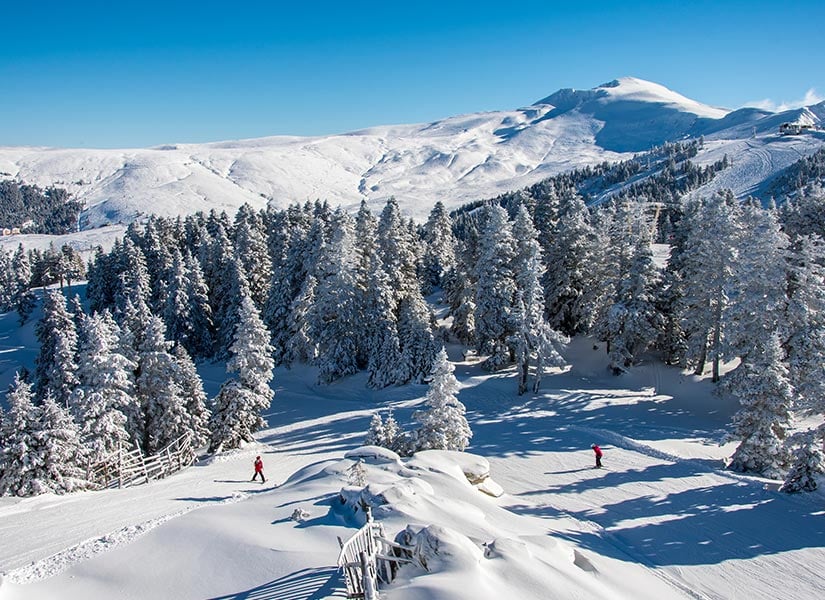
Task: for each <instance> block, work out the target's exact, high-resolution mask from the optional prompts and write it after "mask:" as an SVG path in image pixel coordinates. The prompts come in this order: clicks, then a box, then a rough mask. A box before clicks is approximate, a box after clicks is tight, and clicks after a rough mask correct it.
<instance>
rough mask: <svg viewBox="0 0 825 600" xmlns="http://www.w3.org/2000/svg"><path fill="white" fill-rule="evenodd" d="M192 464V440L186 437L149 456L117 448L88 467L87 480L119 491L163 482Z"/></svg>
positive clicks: (188, 435)
mask: <svg viewBox="0 0 825 600" xmlns="http://www.w3.org/2000/svg"><path fill="white" fill-rule="evenodd" d="M194 462H195V449H194V448H193V447H192V436H191V435H190V434H188V433H186V434H184V435H182V436H180V437H179V438H178V439H176V440H175V441H173V442H172V443H171V444H169V445H168V446H166V447H165V448H163V449H162V450H160V451H159V452H157V453H155V454H153V455H151V456H144V455H143V452H141V450H140V448H134V449H132V450H127V449H125V448H123V446H121V447H120V448H119V449H118V451H117V452H116V453H114V454H112V455H111V456H108V457H106V458H105V459H104V460H102V461H100V462H97V463H95V464H92V465H89V469H88V473H87V478H88V479H89V481H92V482H94V483H96V484H97V485H98V486H100V487H101V488H122V487H128V486H130V485H138V484H141V483H149V482H150V481H152V480H153V479H163V478H164V477H166V476H168V475H171V474H172V473H175V472H177V471H180V470H182V469H185V468H186V467H188V466H190V465H191V464H192V463H194Z"/></svg>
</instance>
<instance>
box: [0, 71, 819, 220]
mask: <svg viewBox="0 0 825 600" xmlns="http://www.w3.org/2000/svg"><path fill="white" fill-rule="evenodd" d="M795 111H796V112H795ZM800 111H802V112H800ZM800 115H802V116H804V118H805V121H806V122H808V123H809V124H812V125H817V126H819V125H821V123H822V121H823V119H824V118H825V103H821V104H820V105H814V106H813V107H806V108H804V109H794V110H793V111H785V112H781V113H771V112H768V111H764V110H760V109H739V110H735V111H730V110H728V109H720V108H715V107H711V106H708V105H704V104H701V103H699V102H697V101H695V100H691V99H689V98H686V97H685V96H682V95H681V94H678V93H676V92H673V91H671V90H669V89H668V88H666V87H664V86H661V85H659V84H656V83H652V82H648V81H645V80H641V79H637V78H633V77H623V78H620V79H616V80H613V81H611V82H608V83H606V84H602V85H600V86H597V87H595V88H593V89H591V90H572V89H561V90H559V91H557V92H555V93H554V94H551V95H550V96H547V97H545V98H544V99H542V100H540V101H539V102H537V103H534V104H532V105H529V106H525V107H522V108H517V109H511V110H501V111H488V112H482V113H468V114H465V115H458V116H454V117H447V118H445V119H440V120H436V121H432V122H429V123H422V124H411V125H382V126H375V127H370V128H367V129H362V130H359V131H354V132H348V133H342V134H336V135H330V136H314V137H299V136H269V137H263V138H249V139H245V140H224V141H217V142H209V143H205V144H188V143H177V144H164V145H160V146H155V147H151V148H136V149H128V148H127V149H101V150H96V149H65V148H43V147H0V173H5V177H7V178H15V179H19V180H21V181H24V182H26V183H32V184H36V185H39V186H41V187H47V186H51V185H57V186H60V187H65V188H67V189H68V191H70V192H71V193H72V194H73V195H74V196H75V197H76V198H77V199H78V200H80V201H82V202H84V204H85V206H86V208H85V209H84V211H83V214H82V217H81V221H82V227H83V228H84V229H88V228H94V227H99V226H102V225H105V224H111V223H128V222H131V221H133V220H135V219H139V218H141V217H142V216H145V215H146V214H149V213H155V214H159V215H163V216H177V215H180V214H188V213H192V212H195V211H199V210H202V211H209V210H212V209H215V210H219V211H220V210H226V211H227V212H230V213H231V212H234V211H235V210H236V209H237V208H238V207H239V206H241V205H242V204H244V203H249V204H251V205H252V206H253V207H256V208H261V207H263V206H266V205H267V204H272V205H274V206H275V207H276V208H282V207H284V206H287V205H289V204H291V203H294V202H304V201H308V200H315V199H325V200H328V201H329V202H330V203H331V204H333V205H340V206H342V207H344V208H345V209H354V208H356V207H357V206H358V205H359V204H360V202H361V201H362V200H366V202H367V203H368V205H370V206H371V207H373V208H378V209H380V207H381V206H382V205H383V204H384V203H385V202H386V200H387V199H388V198H389V197H395V198H396V200H398V202H399V205H400V206H401V209H402V211H403V212H404V213H406V214H407V215H409V216H412V217H414V218H416V219H419V220H421V219H424V218H426V216H427V214H428V213H429V211H430V209H431V207H432V205H433V204H434V203H435V202H436V201H438V200H440V201H442V202H444V203H445V205H446V206H447V207H448V208H454V207H457V206H459V205H461V204H464V203H466V202H470V201H474V200H478V199H481V198H487V197H494V196H497V195H499V194H501V193H505V192H508V191H512V190H516V189H520V188H523V187H525V186H528V185H532V184H534V183H537V182H539V181H541V180H542V179H544V178H546V177H548V176H551V175H556V174H558V173H561V172H564V171H567V170H570V169H572V168H576V167H582V166H586V165H593V164H596V163H600V162H604V161H620V160H625V159H627V158H630V157H632V156H633V154H634V153H637V152H641V151H644V150H647V149H649V148H651V147H653V146H657V145H661V144H662V143H665V142H672V141H681V140H685V139H690V138H698V137H700V136H704V138H705V139H706V140H708V141H709V142H712V143H709V144H707V148H708V150H707V151H703V153H702V154H700V155H699V156H697V157H696V161H697V162H699V163H702V162H703V161H707V162H713V161H715V160H718V159H719V156H718V155H719V153H720V152H722V153H724V152H728V153H730V154H731V156H732V158H733V164H734V168H736V166H737V165H739V164H741V163H742V162H743V161H744V162H745V163H747V162H748V161H749V160H751V158H752V157H749V156H748V155H749V154H754V153H755V154H759V156H761V157H762V158H763V159H764V158H765V155H768V156H770V157H771V158H770V160H767V159H766V160H767V162H768V163H769V165H768V166H767V167H766V166H765V165H762V166H761V167H760V168H758V169H755V170H754V169H751V170H750V171H749V172H752V173H755V175H753V176H755V177H763V178H767V177H769V176H773V175H774V174H775V173H776V172H777V171H778V170H780V169H782V168H786V167H787V166H788V165H789V164H790V162H789V161H790V159H791V158H794V157H795V158H794V160H798V159H799V158H800V157H804V156H808V155H810V154H811V153H813V152H814V151H816V149H818V148H819V147H821V146H822V145H823V142H825V138H824V137H823V135H822V134H821V132H811V133H809V134H808V135H806V136H797V137H796V138H794V139H790V138H788V137H784V136H783V137H780V136H779V135H778V131H777V130H778V126H779V124H780V123H782V122H785V121H792V120H795V119H800V118H802V116H800ZM745 140H751V141H752V143H750V144H747V143H745V144H743V141H745ZM757 147H758V148H760V150H759V151H758V152H757V150H756V149H757ZM740 155H741V158H742V160H738V159H737V157H740ZM791 162H792V161H791ZM751 176H752V175H749V174H748V173H744V172H743V173H740V174H738V175H735V176H728V178H727V179H728V183H731V184H733V188H734V191H735V192H736V193H737V194H738V193H740V192H741V193H746V190H749V189H750V190H752V189H755V188H756V187H758V184H759V181H744V179H747V177H751ZM740 180H742V181H740ZM760 181H761V180H760ZM0 225H2V224H0Z"/></svg>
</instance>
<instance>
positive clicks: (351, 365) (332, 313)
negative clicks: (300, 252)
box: [306, 211, 363, 383]
mask: <svg viewBox="0 0 825 600" xmlns="http://www.w3.org/2000/svg"><path fill="white" fill-rule="evenodd" d="M356 265H357V258H356V254H355V249H354V247H353V231H352V222H351V219H350V217H349V216H348V215H346V214H345V213H343V212H340V211H339V212H336V215H335V219H334V231H333V234H332V239H331V240H330V243H329V244H325V245H324V248H323V251H322V253H321V257H320V260H319V262H318V268H317V282H318V284H317V286H316V288H315V301H314V302H313V303H312V305H311V306H310V308H309V311H308V312H307V315H306V319H307V323H308V336H309V338H310V339H312V340H313V342H314V345H315V347H316V348H317V355H316V357H315V364H316V365H317V366H318V367H319V374H318V379H319V381H320V382H321V383H330V382H332V381H335V380H336V379H340V378H341V377H345V376H347V375H352V374H354V373H356V372H357V371H358V363H357V349H358V347H357V343H358V337H359V336H358V333H357V331H358V329H360V328H361V326H362V323H363V322H362V320H361V319H360V315H359V312H358V308H359V305H358V297H359V296H360V294H359V292H358V288H357V274H356V271H355V268H356Z"/></svg>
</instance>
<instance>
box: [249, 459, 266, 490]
mask: <svg viewBox="0 0 825 600" xmlns="http://www.w3.org/2000/svg"><path fill="white" fill-rule="evenodd" d="M258 475H260V476H261V483H266V478H265V477H264V461H262V460H261V457H260V456H256V457H255V474H254V475H253V476H252V481H255V478H256V477H258Z"/></svg>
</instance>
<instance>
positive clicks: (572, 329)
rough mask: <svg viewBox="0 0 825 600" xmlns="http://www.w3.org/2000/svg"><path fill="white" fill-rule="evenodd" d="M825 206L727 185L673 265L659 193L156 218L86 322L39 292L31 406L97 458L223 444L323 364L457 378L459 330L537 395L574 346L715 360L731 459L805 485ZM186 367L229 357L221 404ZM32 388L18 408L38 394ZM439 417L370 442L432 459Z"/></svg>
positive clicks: (109, 266)
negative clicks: (134, 449) (451, 352)
mask: <svg viewBox="0 0 825 600" xmlns="http://www.w3.org/2000/svg"><path fill="white" fill-rule="evenodd" d="M694 150H695V148H694V147H693V146H691V145H685V146H683V145H672V146H668V147H667V148H665V149H664V150H662V154H661V156H660V157H658V159H659V160H662V161H667V162H675V161H677V159H678V160H680V161H682V165H683V168H682V171H681V172H682V176H683V177H686V176H688V175H689V174H690V172H691V171H690V169H688V168H686V167H684V165H685V164H688V163H687V162H686V161H687V160H688V158H689V157H690V156H691V152H694ZM654 158H655V157H654ZM632 172H634V168H631V167H630V166H628V165H625V167H623V168H622V169H620V170H619V171H616V172H615V173H614V172H613V171H612V170H611V169H609V168H607V167H604V168H601V169H599V170H598V176H599V177H602V178H606V177H613V176H615V177H620V176H621V177H625V176H629V175H628V174H630V173H632ZM593 173H596V171H594V172H593ZM593 173H590V175H591V176H592V175H593ZM582 177H584V174H583V175H582ZM822 196H823V195H822V192H821V191H817V190H814V191H813V192H811V193H810V194H807V195H801V196H799V197H798V198H796V199H795V200H794V201H793V202H788V203H786V205H784V206H783V208H782V210H781V211H780V210H776V209H774V208H768V209H765V208H763V207H761V206H760V205H758V204H756V203H754V202H745V203H741V204H740V203H739V202H738V201H737V200H736V199H734V198H733V196H732V195H731V194H729V193H719V194H716V195H714V196H712V197H710V198H704V199H688V200H683V201H681V202H679V203H676V204H674V205H672V206H671V207H670V212H669V217H668V221H669V225H668V226H669V228H670V233H669V234H668V235H669V239H670V241H671V254H670V258H669V260H668V261H667V264H666V267H664V268H663V267H662V266H661V265H657V263H656V262H655V261H654V257H653V253H652V241H653V240H654V239H655V237H656V235H657V222H656V219H655V216H656V215H657V214H658V213H657V212H655V211H653V212H652V211H651V210H650V207H651V204H650V203H649V202H647V201H646V198H636V199H624V200H621V201H619V200H616V199H614V200H609V201H605V202H602V203H601V204H599V205H598V206H597V207H590V208H588V206H587V205H586V203H585V199H584V198H583V197H582V196H581V195H580V194H579V193H578V188H577V186H576V185H568V183H565V180H564V179H563V178H558V179H557V180H548V181H545V182H542V183H541V184H538V185H537V186H531V187H530V188H526V189H525V190H521V191H520V192H518V193H514V194H508V195H506V196H502V197H500V198H498V199H496V200H495V201H490V202H487V203H484V204H480V205H476V206H475V208H473V209H472V210H470V209H467V210H462V211H460V212H459V213H457V214H454V215H452V216H451V215H449V214H447V212H446V211H445V210H444V207H443V205H441V204H440V203H438V204H437V205H436V206H435V207H434V208H433V211H432V213H431V215H430V218H429V219H428V220H427V222H426V223H424V224H422V225H420V226H418V225H416V224H414V223H413V222H412V221H410V220H408V219H405V218H403V217H402V216H401V214H400V211H399V208H398V205H397V203H396V202H395V201H394V200H392V199H390V200H389V201H388V202H387V203H386V205H385V207H384V208H383V210H382V212H381V214H380V216H379V217H377V218H376V217H375V216H373V214H372V213H371V212H370V210H369V208H368V207H367V205H366V204H365V203H362V205H361V207H360V210H359V211H358V212H357V214H356V215H349V214H347V213H345V212H344V211H343V210H340V209H339V210H332V209H331V208H330V207H329V206H328V205H327V204H326V203H322V202H315V203H307V204H304V205H293V206H291V207H289V208H287V209H285V210H280V211H279V210H273V209H268V210H265V211H254V210H253V209H252V208H250V207H249V206H243V207H241V209H240V210H239V211H238V213H237V214H236V215H235V217H234V219H230V218H229V217H228V216H227V215H226V214H225V213H221V214H218V213H215V212H212V213H210V214H208V215H204V214H195V215H191V216H188V217H186V218H179V219H175V220H171V219H163V218H157V217H151V218H149V219H148V220H147V221H146V222H145V224H143V225H139V224H133V225H131V226H130V227H129V229H128V230H127V233H126V235H125V237H124V238H123V239H122V240H119V241H117V242H116V243H115V245H114V247H113V248H112V249H111V251H110V252H103V251H102V250H99V251H98V252H97V254H96V256H95V258H94V259H93V260H92V261H91V262H90V264H89V266H88V269H87V272H88V274H87V277H88V285H87V301H88V316H87V315H85V314H84V313H83V308H82V307H80V304H79V302H77V301H73V302H72V305H71V310H68V311H67V310H66V309H65V308H63V309H62V312H61V309H60V306H61V305H62V304H63V303H61V301H60V300H59V299H58V298H57V296H56V292H49V293H48V294H47V296H46V301H45V309H44V317H43V320H42V321H41V323H40V324H39V325H38V337H39V339H40V342H41V356H40V359H39V360H38V365H37V367H38V368H37V372H36V373H35V380H34V385H35V387H34V392H33V393H34V395H35V396H34V397H35V398H36V401H35V405H37V406H40V407H42V406H46V403H47V400H48V399H49V398H51V399H52V400H54V403H55V405H56V406H58V407H61V408H67V409H68V411H69V413H68V414H69V415H70V416H71V417H72V418H73V419H74V420H75V423H76V425H77V426H78V428H79V429H80V435H81V439H82V441H83V447H84V448H85V449H86V450H85V451H86V452H87V453H88V452H91V450H89V449H90V448H91V449H94V448H97V449H98V450H95V452H97V455H100V454H101V453H105V452H106V451H108V450H110V449H111V448H112V447H113V444H114V445H116V444H117V443H118V442H122V441H126V440H128V441H131V442H134V443H137V444H139V445H140V446H141V447H142V448H144V450H145V451H147V452H152V451H156V450H157V449H158V448H160V447H162V446H163V444H164V443H167V442H168V441H170V440H171V439H173V438H174V437H175V436H176V434H178V435H179V434H180V432H181V431H189V432H191V434H192V435H194V436H196V437H197V439H199V440H202V441H204V442H206V441H209V445H210V448H211V449H212V450H219V449H222V448H229V447H233V446H236V445H237V444H239V443H241V442H242V441H244V440H251V439H252V434H253V433H254V431H255V430H257V429H258V428H260V427H261V425H262V420H261V416H260V412H261V410H262V409H263V408H264V407H266V406H267V405H268V404H269V402H270V401H271V398H272V392H271V388H270V386H269V382H270V380H271V377H272V375H271V373H272V369H273V367H274V366H277V365H286V366H290V365H291V364H293V363H296V362H303V363H308V364H312V365H314V366H316V367H317V372H318V378H319V382H320V383H323V384H329V383H332V382H334V381H336V380H338V379H340V378H342V377H346V376H349V375H351V374H354V373H356V372H358V371H365V372H366V374H367V377H366V381H367V384H368V385H369V386H371V387H375V388H382V387H386V386H389V385H400V384H405V383H408V382H422V381H425V380H427V378H428V377H430V376H431V375H432V376H434V377H436V376H439V377H440V376H441V375H439V373H441V371H442V370H444V369H446V367H445V366H444V364H442V363H443V360H442V357H441V356H440V355H438V349H439V348H440V347H441V340H440V339H439V338H442V337H447V336H452V339H453V340H455V341H459V342H462V343H464V344H466V345H468V346H471V347H473V348H475V350H476V351H477V352H478V353H479V354H480V355H481V356H483V362H482V365H483V366H484V367H485V368H487V369H489V370H499V369H504V368H510V367H514V368H515V370H516V372H517V374H518V377H517V386H518V392H519V393H525V392H526V391H527V390H528V389H530V388H531V387H532V389H533V390H534V391H536V390H538V387H539V385H540V382H541V377H542V374H543V373H544V371H545V370H546V369H547V368H548V367H550V366H554V365H560V364H561V363H562V358H561V354H560V349H561V346H562V345H563V344H564V343H565V342H566V339H567V337H569V336H575V335H582V334H589V335H593V336H595V337H596V338H598V339H599V340H601V341H602V342H604V346H605V349H606V351H607V355H608V363H609V368H610V369H611V370H612V372H613V373H615V374H617V375H620V374H621V373H623V372H625V371H626V370H627V369H628V368H630V367H631V366H632V365H633V364H634V363H635V362H637V361H638V360H639V357H640V356H641V355H642V354H643V353H645V352H647V351H649V350H653V351H655V352H657V353H658V354H659V355H660V356H661V357H662V358H663V359H664V360H665V361H666V362H668V363H669V364H674V365H679V366H681V367H684V368H690V369H693V370H694V371H695V372H696V373H700V374H701V373H704V372H705V370H706V368H707V366H708V365H710V369H711V372H712V377H713V379H714V380H715V381H718V380H721V379H722V369H721V367H720V365H721V364H722V363H723V362H728V361H733V360H736V361H738V363H737V364H738V366H737V367H736V368H735V369H733V371H731V372H730V373H729V374H728V375H727V376H725V378H724V382H723V383H724V384H723V386H722V389H723V390H725V391H727V393H731V394H734V395H736V396H737V397H738V398H739V400H740V402H741V404H742V410H741V411H740V412H739V413H738V414H737V416H736V419H735V421H734V423H733V425H732V432H731V434H732V436H734V437H735V438H736V439H738V440H740V442H741V443H740V445H739V447H738V449H737V451H736V453H735V454H734V456H733V458H732V461H731V468H734V469H738V470H742V471H751V472H756V473H761V474H764V475H770V476H777V475H782V474H785V473H787V472H788V470H789V469H790V468H791V467H792V465H793V463H794V459H793V458H792V456H791V452H792V451H794V450H796V451H797V458H796V460H795V462H796V465H797V467H796V468H795V470H793V471H792V472H793V473H794V475H793V477H792V479H794V481H795V482H796V483H793V484H789V487H788V489H793V488H794V487H797V488H798V487H802V488H804V487H806V486H808V487H809V486H810V485H812V484H811V483H810V481H812V480H811V479H810V476H811V474H812V473H813V471H815V470H816V469H817V468H820V467H817V466H816V465H817V464H819V463H817V460H818V457H820V456H821V452H820V453H819V454H817V448H818V444H819V445H821V441H822V438H823V435H825V427H820V428H818V429H817V430H815V431H811V432H808V433H807V434H806V435H801V436H796V437H793V438H789V436H788V435H787V432H788V431H789V428H790V422H791V416H792V414H793V413H794V412H797V411H807V412H813V413H816V414H820V415H821V414H823V413H825V405H823V400H822V398H823V394H822V386H825V376H823V373H822V369H821V364H820V363H821V358H822V356H823V349H825V322H823V321H822V317H821V315H822V314H825V312H823V308H825V306H823V305H822V302H823V298H825V296H823V294H825V282H823V273H822V268H823V265H825V256H823V255H822V252H823V250H822V248H823V242H822V239H821V238H820V237H819V235H820V234H821V232H822V231H823V230H825V217H823V213H824V212H825V211H822V209H821V206H822V205H823V198H822ZM25 259H26V255H25V254H24V253H23V252H22V249H20V250H18V252H17V253H15V254H14V255H13V256H11V255H8V256H7V257H6V259H5V260H6V263H7V264H12V265H15V266H14V267H13V268H9V269H8V272H9V273H12V275H14V274H16V273H17V270H20V271H21V272H24V268H25V264H24V263H25V262H26V260H25ZM2 272H3V271H2V269H0V273H2ZM11 280H13V281H16V282H17V283H15V284H14V285H13V286H10V287H9V289H10V290H12V294H11V296H10V298H9V299H7V300H6V302H7V304H6V305H7V306H8V305H14V304H15V303H16V302H19V296H20V294H21V293H23V292H24V291H25V290H26V289H27V286H26V284H25V283H24V281H25V280H26V277H21V276H17V278H16V279H15V278H14V277H12V278H11ZM29 281H30V282H31V278H29ZM434 290H440V291H442V292H443V298H444V300H445V302H446V304H447V305H448V307H449V314H448V315H447V316H448V319H446V320H445V321H444V322H445V323H446V324H447V325H445V327H446V328H445V329H441V330H439V328H438V326H437V324H436V321H435V319H434V316H433V313H432V311H431V308H430V306H429V305H428V303H427V302H426V300H425V295H426V294H429V293H430V292H432V291H434ZM447 329H448V330H447ZM72 332H74V334H72ZM109 353H110V354H112V357H111V358H109V359H107V360H105V366H106V368H109V369H116V370H117V373H116V374H111V375H109V376H107V377H104V378H100V377H97V378H96V377H94V376H93V375H94V374H95V373H100V372H101V371H103V370H104V369H103V368H102V367H98V368H93V367H89V366H88V365H93V364H95V360H97V358H96V357H100V356H104V357H106V356H109ZM115 355H116V356H115ZM190 356H191V357H193V358H194V359H195V360H199V359H219V360H226V361H227V370H228V372H229V373H230V375H231V378H230V379H229V380H228V381H227V382H225V383H224V385H223V386H222V387H221V391H220V393H219V394H218V396H217V397H216V398H215V400H214V403H212V404H211V406H210V407H209V410H208V409H207V406H206V404H207V403H206V402H205V399H204V398H203V394H202V388H200V385H199V383H198V382H197V381H196V378H197V376H196V374H195V370H194V366H193V364H192V360H193V359H192V358H190ZM444 360H446V359H444ZM73 361H74V362H73ZM434 368H435V371H434ZM442 375H443V373H442ZM187 378H188V379H187ZM26 385H27V384H26V383H25V381H23V380H20V381H19V382H18V384H17V385H16V387H15V390H14V391H13V393H12V394H11V396H10V397H12V398H16V397H21V398H22V397H25V396H27V394H28V392H27V391H26V390H27V389H28V388H26ZM106 386H109V387H106ZM104 388H105V389H104ZM199 390H200V391H199ZM21 402H22V400H21ZM428 402H429V400H428ZM445 407H453V408H455V407H456V404H455V402H453V401H452V400H449V401H446V403H443V404H442V405H440V407H439V408H438V409H437V410H435V409H433V410H434V412H432V414H431V415H430V416H428V417H426V419H425V417H424V413H419V415H418V417H417V418H418V421H419V424H420V427H419V428H417V429H415V430H413V431H414V432H415V433H413V432H407V433H404V432H402V431H401V430H400V428H399V427H398V424H397V423H395V421H394V419H392V417H390V418H388V419H387V421H386V422H385V421H383V420H381V419H380V417H379V418H378V421H376V422H375V423H374V429H375V432H373V433H374V435H373V438H375V439H379V438H380V439H383V440H384V441H385V442H386V444H389V445H394V446H395V447H397V448H399V449H401V450H404V451H412V450H414V449H415V448H421V447H435V446H433V445H431V444H434V443H435V442H431V441H424V440H431V439H433V438H434V437H438V435H442V434H436V433H432V432H434V431H436V429H437V428H434V426H433V422H434V420H437V419H438V418H441V417H439V416H437V415H441V416H443V415H445V414H447V412H449V411H446V408H445ZM15 410H16V409H14V407H13V406H12V407H10V411H9V412H10V415H11V414H12V413H14V412H15ZM210 410H211V416H210ZM445 411H446V412H445ZM51 412H54V411H51ZM458 412H461V411H460V410H459V411H458ZM44 414H45V413H44ZM13 418H17V417H13ZM43 418H45V417H43ZM451 418H452V417H451ZM462 418H463V417H462ZM9 419H12V417H11V416H10V417H9ZM422 419H425V420H422ZM9 422H11V421H9ZM459 429H461V428H459ZM379 430H380V432H382V433H380V435H379V433H378V432H379ZM4 431H7V433H6V434H4V435H6V437H7V438H8V435H9V433H8V432H9V431H11V430H10V429H9V427H6V428H5V430H4ZM101 431H103V432H105V435H104V434H103V433H100V432H101ZM371 435H372V434H371ZM106 436H108V437H106ZM381 436H384V437H383V438H382V437H381ZM467 439H469V438H467ZM387 440H390V441H387ZM399 440H401V441H399ZM402 442H403V443H402ZM14 443H15V444H17V443H18V442H17V441H15V442H14ZM463 443H464V444H465V445H466V440H465V442H463ZM4 444H5V445H6V446H8V442H4ZM438 444H442V445H441V446H439V447H445V446H443V444H447V446H456V447H457V446H461V443H459V442H455V441H452V442H444V440H443V439H442V440H441V441H440V442H438ZM86 456H88V454H87V455H86ZM4 464H6V465H7V468H8V464H10V463H9V462H8V461H6V463H4ZM806 464H807V465H808V466H807V467H804V465H806ZM810 465H814V466H810ZM803 467H804V468H803ZM806 477H808V479H806ZM7 489H10V488H7Z"/></svg>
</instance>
